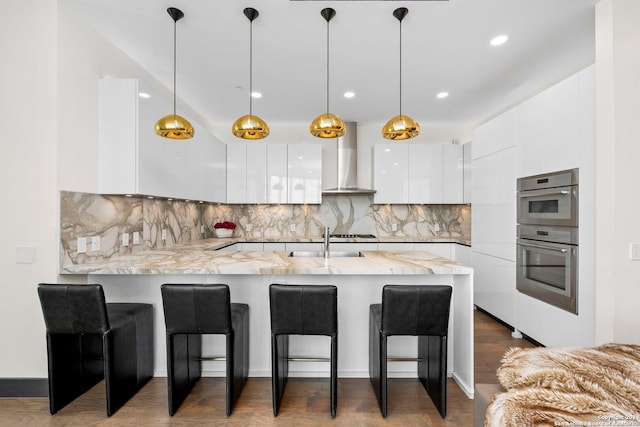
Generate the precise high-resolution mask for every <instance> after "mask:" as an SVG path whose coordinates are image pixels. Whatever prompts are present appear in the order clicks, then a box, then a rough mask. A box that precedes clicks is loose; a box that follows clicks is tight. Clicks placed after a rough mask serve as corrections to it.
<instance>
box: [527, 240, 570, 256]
mask: <svg viewBox="0 0 640 427" xmlns="http://www.w3.org/2000/svg"><path fill="white" fill-rule="evenodd" d="M518 244H519V245H521V246H529V247H531V248H538V249H547V250H550V251H556V252H562V253H563V254H566V253H567V250H566V249H564V248H556V247H555V246H547V245H534V244H532V243H523V242H522V241H518Z"/></svg>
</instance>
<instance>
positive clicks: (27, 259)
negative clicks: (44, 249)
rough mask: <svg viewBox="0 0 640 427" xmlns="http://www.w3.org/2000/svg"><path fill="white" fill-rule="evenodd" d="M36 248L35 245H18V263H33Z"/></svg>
mask: <svg viewBox="0 0 640 427" xmlns="http://www.w3.org/2000/svg"><path fill="white" fill-rule="evenodd" d="M35 256H36V248H34V247H33V246H18V247H17V248H16V264H33V261H34V260H35Z"/></svg>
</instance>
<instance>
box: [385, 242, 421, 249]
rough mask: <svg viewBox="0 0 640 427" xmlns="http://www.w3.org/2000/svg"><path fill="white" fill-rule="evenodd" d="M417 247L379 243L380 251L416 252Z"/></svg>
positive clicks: (409, 244)
mask: <svg viewBox="0 0 640 427" xmlns="http://www.w3.org/2000/svg"><path fill="white" fill-rule="evenodd" d="M415 249H416V245H415V244H413V243H405V242H402V243H386V242H385V243H378V250H379V251H415Z"/></svg>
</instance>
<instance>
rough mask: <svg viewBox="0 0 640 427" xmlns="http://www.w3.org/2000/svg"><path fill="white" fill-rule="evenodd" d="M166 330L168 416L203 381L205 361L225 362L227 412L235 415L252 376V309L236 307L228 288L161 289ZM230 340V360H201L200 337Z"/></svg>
mask: <svg viewBox="0 0 640 427" xmlns="http://www.w3.org/2000/svg"><path fill="white" fill-rule="evenodd" d="M161 292H162V303H163V305H164V321H165V324H166V327H167V385H168V389H169V393H168V394H169V414H170V415H172V416H173V415H174V414H175V413H176V411H177V410H178V408H179V407H180V405H181V404H182V402H183V401H184V399H185V398H186V397H187V395H188V394H189V393H190V392H191V389H193V386H194V385H195V384H196V382H198V380H199V379H200V377H201V376H202V361H205V360H225V361H226V365H227V366H226V371H227V373H226V383H227V387H226V389H227V390H226V412H227V416H229V415H231V411H232V410H233V405H234V404H235V403H236V401H237V400H238V397H240V393H241V392H242V388H243V387H244V384H245V382H246V381H247V377H248V376H249V306H248V305H247V304H235V303H234V304H232V303H231V299H230V296H229V286H227V285H202V284H195V285H191V284H164V285H162V286H161ZM203 334H222V335H225V336H226V356H223V357H215V356H206V357H203V356H202V335H203Z"/></svg>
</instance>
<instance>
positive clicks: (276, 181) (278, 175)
mask: <svg viewBox="0 0 640 427" xmlns="http://www.w3.org/2000/svg"><path fill="white" fill-rule="evenodd" d="M287 175H288V173H287V145H286V144H269V145H267V178H266V180H267V203H274V204H279V203H287V200H288V198H287Z"/></svg>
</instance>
